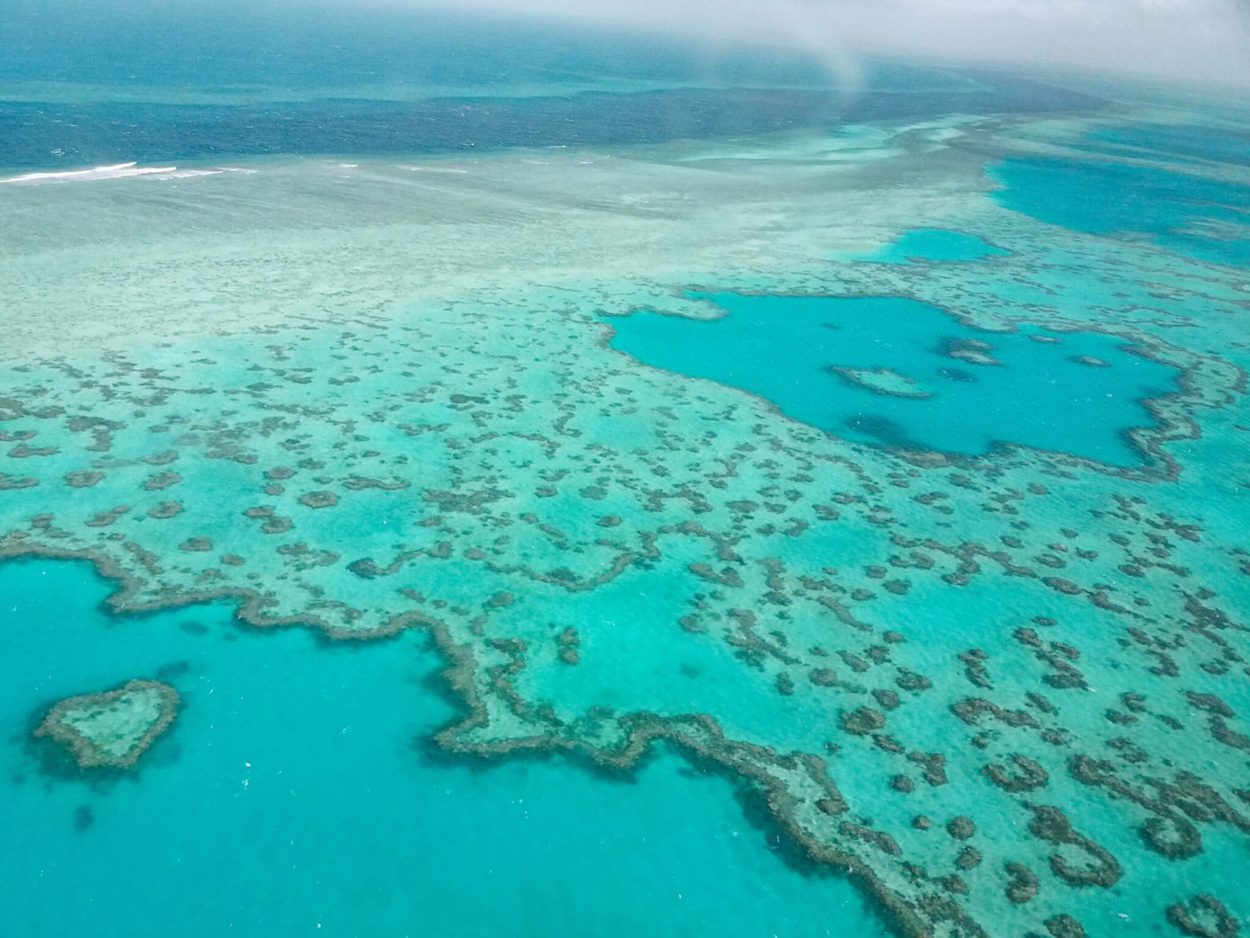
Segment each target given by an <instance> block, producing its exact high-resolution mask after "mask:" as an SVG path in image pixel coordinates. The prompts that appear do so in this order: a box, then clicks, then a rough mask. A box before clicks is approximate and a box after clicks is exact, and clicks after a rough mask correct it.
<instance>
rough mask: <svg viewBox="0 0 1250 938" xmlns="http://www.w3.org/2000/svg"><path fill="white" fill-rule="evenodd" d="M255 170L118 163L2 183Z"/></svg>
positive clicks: (189, 176)
mask: <svg viewBox="0 0 1250 938" xmlns="http://www.w3.org/2000/svg"><path fill="white" fill-rule="evenodd" d="M254 172H256V170H254V169H242V168H239V167H234V166H227V167H223V168H221V169H182V170H180V169H178V167H177V166H139V164H138V163H117V164H115V165H113V166H96V167H94V168H92V169H73V170H68V171H65V172H42V173H24V174H23V175H21V176H11V177H9V178H8V179H0V183H11V184H22V183H40V182H95V181H99V180H103V179H131V178H134V177H136V176H148V177H151V178H153V179H192V178H195V177H197V176H216V175H219V174H221V173H248V174H251V173H254Z"/></svg>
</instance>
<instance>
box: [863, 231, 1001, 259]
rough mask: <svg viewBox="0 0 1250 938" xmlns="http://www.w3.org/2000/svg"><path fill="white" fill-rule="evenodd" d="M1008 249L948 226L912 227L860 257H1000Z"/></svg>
mask: <svg viewBox="0 0 1250 938" xmlns="http://www.w3.org/2000/svg"><path fill="white" fill-rule="evenodd" d="M1007 253H1009V252H1007V251H1004V250H1003V249H1002V248H1000V247H997V246H996V245H993V244H990V243H989V242H988V241H986V240H985V239H983V238H978V237H977V236H976V235H974V234H969V233H968V232H966V231H951V230H950V229H947V228H913V229H911V230H910V231H907V232H904V234H903V236H902V237H901V238H899V239H897V240H896V241H893V242H891V243H890V244H888V245H886V246H885V247H884V248H882V249H881V250H880V251H877V252H876V253H875V254H871V255H868V256H866V257H864V258H862V260H868V261H877V262H879V263H882V264H906V263H909V262H911V261H915V260H921V261H937V262H943V261H949V262H958V261H979V260H984V259H985V258H987V257H1002V256H1004V255H1006V254H1007Z"/></svg>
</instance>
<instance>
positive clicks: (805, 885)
mask: <svg viewBox="0 0 1250 938" xmlns="http://www.w3.org/2000/svg"><path fill="white" fill-rule="evenodd" d="M109 591H110V590H109V586H108V584H106V583H105V582H104V581H103V580H101V579H100V578H99V577H97V576H96V575H95V574H94V573H93V571H92V570H91V568H90V567H88V566H87V565H85V564H75V563H67V562H45V561H38V562H28V561H17V562H8V563H5V564H3V565H0V595H3V596H4V602H3V604H2V606H0V638H2V639H3V641H4V645H5V655H4V658H3V663H2V664H0V740H2V742H0V746H2V749H0V752H2V756H3V758H2V759H0V765H3V767H4V774H3V776H2V777H0V829H3V830H4V831H5V850H4V851H2V852H0V876H2V877H3V880H4V882H5V883H6V888H5V889H4V890H3V892H0V916H2V917H3V919H4V920H5V921H8V922H21V923H23V927H22V930H21V933H22V934H23V935H26V936H30V938H35V936H59V935H67V934H74V933H80V932H82V931H83V930H84V929H86V928H88V927H89V928H90V929H91V933H92V934H95V935H100V936H109V935H118V936H122V935H133V934H135V933H136V931H135V929H136V928H139V927H142V926H141V922H147V923H151V922H155V921H160V922H164V923H169V925H170V927H171V928H175V927H176V929H177V932H178V934H181V935H220V934H223V933H226V932H227V931H228V932H230V933H232V934H242V935H257V934H295V933H298V932H301V931H305V930H308V931H315V930H317V929H324V933H328V934H372V935H379V936H390V935H404V934H420V933H426V934H457V935H498V934H511V935H543V934H551V931H552V929H553V928H559V929H561V930H566V931H567V932H568V933H573V934H583V935H621V934H631V935H688V934H694V933H704V934H708V933H715V934H723V935H744V936H748V935H749V936H755V935H765V934H786V935H799V936H809V935H810V936H819V935H833V936H838V935H848V936H849V935H854V936H861V935H878V934H884V931H883V928H882V926H881V925H880V923H879V922H878V921H877V919H876V918H875V916H874V915H873V914H872V913H871V912H870V911H869V910H868V909H867V908H866V907H865V905H864V901H863V900H862V898H861V897H860V896H859V895H858V893H857V892H856V891H855V890H854V889H853V887H852V886H851V885H850V884H849V883H848V882H847V881H846V880H844V879H840V878H837V877H834V876H831V875H820V874H818V873H813V871H812V869H811V868H810V867H804V868H803V869H799V868H797V867H795V866H794V865H793V864H792V862H787V860H786V859H785V851H784V849H783V848H781V847H780V846H779V844H778V843H777V841H776V839H775V836H774V835H772V834H770V833H768V832H767V831H766V830H762V829H760V828H758V827H755V826H753V825H752V822H751V821H750V820H748V819H747V818H746V817H744V815H743V809H742V806H741V805H739V804H738V803H737V802H736V801H735V798H734V795H733V794H732V790H731V787H730V786H729V785H727V784H726V783H725V781H724V779H723V778H721V777H719V776H715V775H704V774H701V773H698V772H696V771H694V770H693V769H691V768H690V766H689V764H688V763H687V762H685V761H684V760H682V759H679V758H678V757H676V756H674V755H669V754H666V753H662V752H657V754H656V756H655V757H654V758H653V759H652V760H650V761H649V762H648V764H646V765H645V766H643V767H641V768H640V769H639V770H638V772H637V773H636V776H633V777H623V778H622V779H620V780H614V779H610V778H605V777H602V776H599V775H596V774H594V773H592V772H591V771H589V770H586V769H579V768H575V767H574V766H573V765H572V764H571V763H570V762H568V761H567V760H564V759H548V760H534V759H528V760H527V759H524V758H522V759H512V760H506V761H501V762H497V763H484V762H481V761H480V760H476V761H473V762H461V763H457V762H455V761H454V760H450V759H447V758H432V757H431V754H430V752H429V751H427V750H426V749H425V748H424V746H423V745H422V744H421V741H422V740H423V739H428V738H429V736H430V735H431V734H432V733H433V732H434V731H435V730H437V729H438V728H439V727H440V726H441V725H442V724H444V723H446V722H447V721H448V720H450V719H451V718H452V717H453V716H455V714H456V711H455V710H454V709H453V708H452V706H451V705H450V704H449V703H448V701H447V699H446V698H445V696H444V695H443V694H441V693H440V692H439V687H440V683H439V679H438V678H437V670H438V667H439V661H438V659H437V657H436V656H435V655H434V654H432V653H431V652H430V651H428V650H427V649H426V648H425V644H424V641H423V639H422V637H421V636H420V635H418V634H415V633H409V634H406V635H403V636H401V637H399V638H397V639H395V640H391V641H388V642H378V643H371V644H369V645H365V646H343V645H330V644H327V643H325V642H322V641H318V640H317V639H316V638H315V637H314V636H313V634H312V633H310V632H308V631H306V630H304V629H289V630H276V631H273V632H269V633H263V632H259V631H257V630H253V629H246V628H242V627H240V626H239V625H238V623H237V622H235V621H234V620H233V615H232V612H231V610H230V609H229V607H227V606H223V605H217V606H197V607H192V608H188V609H185V610H180V611H174V612H168V613H162V614H159V615H153V616H144V617H117V616H112V615H109V614H108V613H106V612H104V610H103V609H102V608H101V607H100V606H99V605H98V604H99V603H100V601H101V600H102V599H103V598H104V597H105V595H107V593H108V592H109ZM137 674H147V675H149V676H151V677H156V676H160V678H161V679H162V680H165V681H167V682H169V683H170V684H171V685H173V686H175V687H176V688H177V689H178V691H179V693H180V694H181V696H182V698H183V707H182V710H181V712H180V714H179V715H178V717H177V719H176V720H175V722H174V725H173V727H172V728H171V729H170V730H169V731H168V732H167V733H166V735H165V736H164V737H162V738H161V739H159V740H158V741H157V743H156V744H155V746H154V747H153V748H152V750H151V751H150V752H148V753H147V754H146V755H145V756H144V758H143V761H142V763H141V765H140V767H139V768H138V770H137V771H135V772H134V773H127V774H125V775H124V776H118V775H107V774H106V775H99V774H98V773H97V774H90V773H88V774H81V775H80V774H78V773H77V772H75V771H74V770H73V769H72V768H71V767H70V763H69V762H68V761H67V760H65V759H63V758H61V755H62V754H61V753H60V752H59V750H58V749H57V748H56V746H55V744H53V743H51V742H47V741H45V742H44V743H41V744H40V743H35V744H32V742H31V740H30V739H29V738H28V735H27V734H28V730H29V723H30V721H31V720H32V719H33V718H37V717H38V716H39V715H40V714H41V712H42V711H40V712H39V713H34V712H32V710H31V705H32V703H33V702H35V701H43V702H44V703H45V704H51V703H52V702H53V701H54V700H56V699H57V698H59V697H62V696H64V695H67V694H71V693H75V692H78V691H84V690H95V689H104V688H109V687H112V686H114V685H115V684H118V683H121V682H123V681H125V680H127V679H128V678H130V677H133V676H135V675H137ZM49 769H51V770H52V771H53V772H54V774H52V775H49V774H48V772H47V770H49ZM608 806H610V809H609V808H608ZM765 844H768V845H769V848H768V849H765ZM735 899H736V900H737V901H735ZM139 909H141V910H142V913H141V916H139V917H136V910H139ZM88 923H90V924H88ZM174 923H177V924H176V925H175V924H174Z"/></svg>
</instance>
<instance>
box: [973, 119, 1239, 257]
mask: <svg viewBox="0 0 1250 938" xmlns="http://www.w3.org/2000/svg"><path fill="white" fill-rule="evenodd" d="M1166 145H1168V144H1166V143H1165V146H1166ZM990 173H991V175H992V176H993V177H994V178H995V179H996V180H998V181H999V182H1000V183H1001V184H1002V186H1003V188H1001V189H999V190H997V191H996V192H995V193H994V196H995V198H996V199H997V200H998V202H999V203H1000V204H1002V205H1004V206H1005V207H1007V208H1011V209H1015V210H1017V211H1021V212H1025V213H1027V214H1028V215H1031V216H1033V217H1035V218H1040V219H1041V220H1043V221H1046V222H1049V223H1051V224H1054V225H1061V226H1063V227H1065V228H1069V229H1072V230H1074V231H1085V232H1090V233H1093V234H1104V235H1115V236H1119V237H1128V238H1139V239H1146V240H1149V241H1151V242H1153V243H1155V244H1158V245H1160V246H1161V247H1165V248H1167V249H1168V250H1171V251H1175V252H1177V253H1179V254H1183V255H1186V256H1188V257H1193V258H1197V259H1199V260H1204V261H1210V262H1212V263H1217V264H1228V265H1232V266H1237V267H1245V266H1246V265H1248V264H1250V186H1247V184H1246V183H1243V182H1237V181H1227V180H1223V179H1218V178H1209V177H1203V176H1200V175H1196V174H1193V173H1189V172H1184V171H1179V170H1178V171H1173V170H1169V169H1163V168H1156V167H1151V166H1131V165H1126V164H1118V163H1112V162H1107V161H1100V160H1097V159H1091V160H1071V159H1037V158H1016V157H1013V158H1011V159H1008V160H1006V161H1004V162H1002V163H1000V164H997V165H996V166H994V167H992V168H991V170H990Z"/></svg>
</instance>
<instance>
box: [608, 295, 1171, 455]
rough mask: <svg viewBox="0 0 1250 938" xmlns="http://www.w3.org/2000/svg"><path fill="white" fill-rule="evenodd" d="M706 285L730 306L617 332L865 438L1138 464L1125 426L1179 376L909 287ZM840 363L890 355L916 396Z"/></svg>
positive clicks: (862, 365)
mask: <svg viewBox="0 0 1250 938" xmlns="http://www.w3.org/2000/svg"><path fill="white" fill-rule="evenodd" d="M707 299H710V300H711V301H712V302H714V303H715V304H716V305H717V306H718V307H720V308H721V309H722V310H724V312H725V315H724V316H722V317H721V318H719V319H715V320H710V321H708V320H695V319H687V318H681V317H673V316H662V315H656V314H654V313H646V312H642V313H635V314H634V315H632V316H629V317H626V318H623V319H613V320H612V326H613V328H614V329H615V335H614V336H613V338H612V345H613V347H614V348H617V349H619V350H621V351H623V352H626V353H628V354H630V355H632V356H634V357H635V358H637V359H638V360H639V361H642V362H644V363H645V364H648V365H652V366H654V367H657V368H663V369H665V370H667V371H671V372H675V373H677V374H682V375H689V376H692V377H696V378H707V379H710V380H712V381H718V382H720V383H722V384H727V385H730V386H732V387H735V388H741V389H743V390H746V391H750V392H751V393H753V394H757V395H759V396H760V397H762V398H764V399H765V400H767V401H770V402H771V403H773V404H775V405H776V406H777V407H779V408H780V409H781V411H782V413H784V414H786V415H787V416H789V417H792V418H794V419H795V420H800V421H802V422H803V423H807V424H810V425H811V426H814V427H819V428H820V429H822V430H827V431H828V432H830V433H833V434H836V435H838V436H841V437H844V438H846V439H851V440H856V441H858V442H864V443H874V444H881V445H886V446H895V447H904V448H907V449H929V450H934V451H936V452H942V453H956V454H961V455H969V456H980V455H984V454H986V453H988V452H990V451H992V450H993V449H995V448H997V447H999V446H1003V445H1012V444H1014V445H1022V446H1030V447H1033V448H1035V449H1041V450H1053V451H1056V452H1066V453H1071V454H1072V455H1075V456H1083V457H1085V458H1087V459H1095V460H1098V461H1100V462H1105V463H1108V464H1111V465H1116V466H1133V465H1139V464H1140V463H1141V461H1142V459H1143V455H1142V454H1141V453H1140V452H1138V451H1137V450H1135V449H1134V448H1133V447H1132V446H1131V445H1130V443H1129V441H1128V440H1127V438H1126V436H1125V433H1126V431H1128V430H1130V429H1132V428H1136V427H1147V426H1150V425H1152V423H1153V421H1152V418H1151V416H1150V414H1149V412H1148V411H1147V410H1146V409H1145V408H1144V407H1143V406H1142V400H1143V399H1146V398H1151V397H1157V396H1160V395H1162V394H1166V393H1169V392H1170V391H1171V390H1173V389H1174V385H1175V372H1174V371H1173V370H1172V369H1170V368H1168V367H1167V366H1165V365H1162V364H1160V363H1158V362H1154V361H1151V360H1150V359H1147V358H1143V357H1142V356H1140V355H1136V354H1133V353H1131V352H1129V351H1127V350H1126V348H1125V342H1124V341H1123V340H1122V339H1117V338H1115V337H1112V336H1106V335H1099V334H1095V333H1088V332H1084V333H1083V332H1069V333H1058V332H1056V331H1054V330H1049V329H1043V328H1038V327H1035V326H1029V325H1024V326H1022V327H1020V328H1019V329H1018V330H1016V331H1013V332H1000V333H991V332H986V331H984V330H978V329H973V328H971V327H969V326H967V325H965V324H963V323H961V322H959V321H958V320H956V319H954V318H953V317H951V316H950V315H948V314H946V313H944V312H943V311H942V310H940V309H937V308H935V307H933V306H928V305H926V304H923V303H918V302H915V301H913V300H907V299H902V298H889V297H865V298H845V297H797V296H790V297H787V296H753V295H748V294H738V293H719V294H713V295H710V296H708V297H707ZM1037 338H1043V339H1046V340H1049V341H1045V342H1038V341H1036V339H1037ZM969 341H972V342H976V343H985V344H986V346H987V348H986V349H985V351H986V353H987V354H988V355H989V356H990V358H991V359H992V363H977V362H975V361H972V362H970V361H967V360H964V359H961V358H959V357H955V356H953V355H952V354H951V351H952V349H955V350H958V348H959V343H961V342H965V343H966V342H969ZM1082 358H1084V359H1085V360H1084V361H1082ZM1091 360H1092V361H1091ZM833 368H843V369H881V368H885V369H889V370H890V371H892V372H894V373H896V374H898V375H902V376H904V377H905V378H907V379H910V381H911V383H910V385H909V386H908V390H907V391H906V392H905V393H907V394H909V395H914V396H902V395H896V394H889V393H880V391H879V390H875V389H873V388H871V387H863V386H857V385H855V384H848V383H847V382H846V381H844V380H839V375H837V374H831V373H830V369H833ZM1076 415H1079V419H1077V416H1076Z"/></svg>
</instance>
